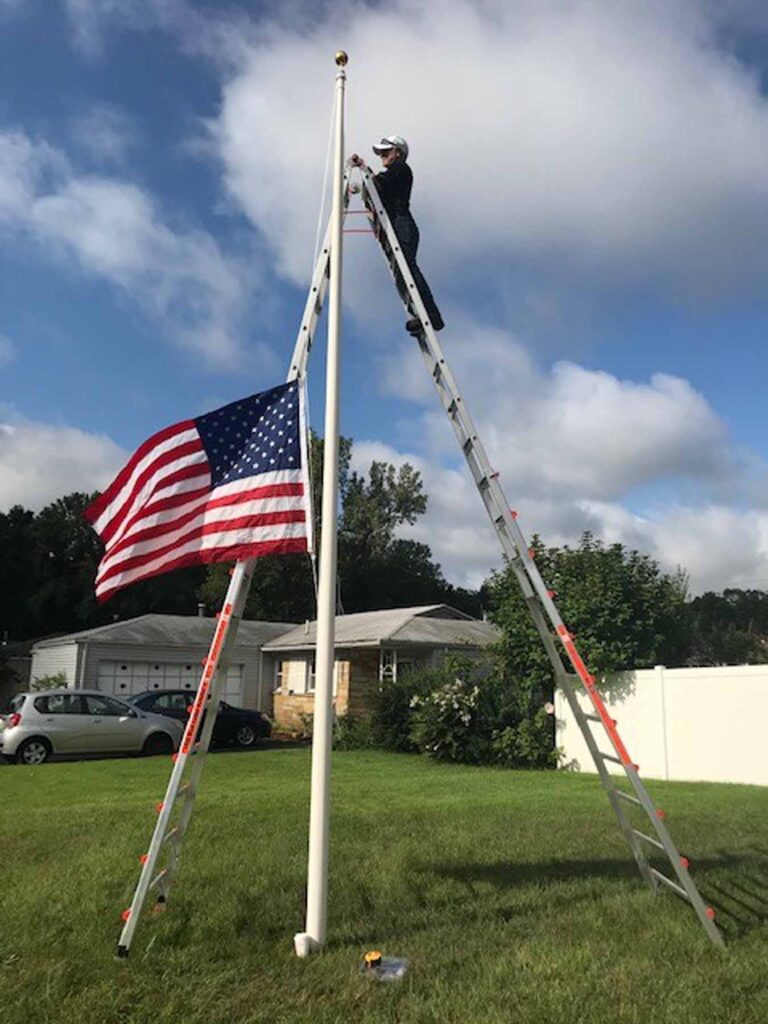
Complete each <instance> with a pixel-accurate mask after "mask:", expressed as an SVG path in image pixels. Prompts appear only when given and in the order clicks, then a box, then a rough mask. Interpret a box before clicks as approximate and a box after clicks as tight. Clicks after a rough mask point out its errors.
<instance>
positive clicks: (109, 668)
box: [98, 661, 243, 704]
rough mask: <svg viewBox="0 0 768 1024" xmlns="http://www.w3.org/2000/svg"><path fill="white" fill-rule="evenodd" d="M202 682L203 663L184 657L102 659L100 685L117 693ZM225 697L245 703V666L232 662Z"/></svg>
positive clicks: (192, 686)
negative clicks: (201, 664) (125, 659)
mask: <svg viewBox="0 0 768 1024" xmlns="http://www.w3.org/2000/svg"><path fill="white" fill-rule="evenodd" d="M199 682H200V665H198V664H194V663H190V662H184V661H100V662H99V683H98V685H99V689H100V690H103V691H104V692H105V693H114V694H115V696H117V697H130V696H132V695H133V694H136V693H141V692H142V690H192V691H193V692H194V691H195V690H196V689H197V687H198V684H199ZM222 696H223V698H224V700H226V701H229V703H230V704H241V703H242V700H243V666H242V665H230V666H229V668H228V669H227V678H226V679H225V680H224V693H223V694H222Z"/></svg>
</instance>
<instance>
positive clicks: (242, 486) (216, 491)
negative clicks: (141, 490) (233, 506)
mask: <svg viewBox="0 0 768 1024" xmlns="http://www.w3.org/2000/svg"><path fill="white" fill-rule="evenodd" d="M204 475H205V477H206V478H207V479H208V480H209V481H210V473H209V472H208V471H207V470H206V472H205V474H204ZM202 479H203V475H202V474H201V476H199V477H197V476H196V477H194V478H193V479H192V480H191V481H188V480H179V481H178V483H176V484H169V485H168V486H167V487H158V489H157V490H156V491H155V493H154V494H153V495H152V501H153V502H154V501H160V500H162V499H163V498H170V497H172V496H173V495H174V494H182V493H183V492H184V491H186V490H189V491H194V490H196V489H197V488H198V487H204V486H205V485H204V483H202ZM303 481H304V476H303V474H302V472H301V470H300V469H279V470H273V471H272V472H271V473H257V474H256V475H255V476H246V477H243V479H241V480H233V481H232V483H229V484H219V486H218V487H214V488H213V489H212V490H211V492H210V494H209V495H208V497H209V498H227V497H229V496H230V495H231V494H241V493H242V492H243V491H251V490H254V488H256V487H274V486H276V485H278V484H297V483H303ZM188 484H191V486H187V485H188Z"/></svg>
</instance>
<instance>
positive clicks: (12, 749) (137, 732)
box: [0, 689, 184, 764]
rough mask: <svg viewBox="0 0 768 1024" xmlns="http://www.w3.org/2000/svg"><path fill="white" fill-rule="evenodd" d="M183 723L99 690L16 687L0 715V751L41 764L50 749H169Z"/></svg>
mask: <svg viewBox="0 0 768 1024" xmlns="http://www.w3.org/2000/svg"><path fill="white" fill-rule="evenodd" d="M183 732H184V728H183V726H182V725H181V724H180V723H179V722H175V721H174V720H173V719H172V718H166V717H165V716H163V715H152V714H149V713H148V712H146V711H140V710H139V709H138V708H133V707H131V706H130V704H126V703H125V702H124V701H121V700H118V699H117V698H116V697H110V696H108V695H107V694H106V693H102V692H101V691H100V690H67V689H58V690H43V691H39V692H37V693H17V694H16V696H15V697H13V698H12V700H11V703H10V705H9V708H8V710H7V711H6V713H5V714H4V715H0V754H2V755H3V756H5V757H6V758H8V759H10V760H13V761H16V763H17V764H42V763H43V761H47V760H48V758H49V757H50V756H51V754H102V753H110V754H112V753H125V754H138V753H141V754H171V753H173V752H174V751H175V750H177V749H178V746H179V743H180V742H181V737H182V735H183Z"/></svg>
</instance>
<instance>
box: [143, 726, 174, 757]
mask: <svg viewBox="0 0 768 1024" xmlns="http://www.w3.org/2000/svg"><path fill="white" fill-rule="evenodd" d="M141 752H142V754H144V756H145V757H156V756H157V755H159V754H172V753H173V740H172V739H171V737H170V736H169V735H168V733H167V732H153V733H152V735H151V736H147V738H146V739H145V740H144V746H143V747H142V748H141Z"/></svg>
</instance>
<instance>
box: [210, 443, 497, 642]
mask: <svg viewBox="0 0 768 1024" xmlns="http://www.w3.org/2000/svg"><path fill="white" fill-rule="evenodd" d="M323 451H324V449H323V442H322V439H320V438H318V437H317V435H313V436H312V440H311V458H310V469H311V475H312V481H313V495H314V516H315V538H316V548H317V550H318V551H319V546H320V533H321V530H322V523H321V521H320V510H321V505H322V471H323ZM351 456H352V441H351V440H350V439H349V438H341V439H340V452H339V505H340V508H339V553H338V577H339V593H338V604H339V606H340V607H341V608H343V610H344V611H346V612H356V611H368V610H370V609H374V608H392V607H398V606H404V605H415V604H430V603H438V602H446V603H453V604H455V605H456V606H457V607H459V608H461V609H462V610H466V611H468V612H470V613H475V614H477V613H479V610H480V606H479V601H478V599H477V595H475V594H473V593H472V592H471V591H465V590H462V589H461V588H456V587H452V586H451V585H450V584H449V583H447V582H446V580H445V579H444V577H443V574H442V572H441V570H440V567H439V566H438V565H437V564H436V563H435V562H434V561H433V560H432V553H431V551H430V549H429V547H428V546H427V545H426V544H421V543H419V542H418V541H414V540H410V539H405V538H400V537H397V536H396V532H397V530H398V528H399V527H401V526H403V525H413V523H415V522H416V520H417V518H418V517H419V516H420V515H422V514H423V513H424V511H425V510H426V507H427V496H426V495H425V494H424V490H423V484H422V481H421V476H420V474H419V473H418V471H417V470H415V469H414V468H413V467H412V466H410V465H408V464H407V463H406V464H405V465H403V466H401V467H400V468H395V467H394V466H392V465H390V464H389V463H385V462H377V461H374V462H372V463H371V465H370V468H369V470H368V472H367V473H365V474H362V473H358V472H354V471H352V470H351V469H350V465H351ZM229 568H230V566H221V565H219V566H212V567H211V568H210V569H209V570H208V574H207V578H206V581H205V583H204V584H203V586H202V587H201V588H200V591H199V593H200V597H201V599H202V600H204V601H205V602H206V604H207V605H208V606H209V607H219V606H220V604H221V601H222V600H223V598H224V594H225V592H226V588H227V584H228V582H229V575H228V573H229ZM245 615H246V617H248V618H260V619H274V620H276V621H294V622H301V621H303V620H304V619H306V618H314V617H315V592H314V581H313V575H312V568H311V563H310V561H309V559H308V558H307V557H306V556H304V555H287V556H285V555H281V556H276V557H274V558H263V559H260V560H259V564H258V566H257V569H256V572H255V573H254V577H253V583H252V585H251V591H250V594H249V598H248V602H247V604H246V608H245Z"/></svg>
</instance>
